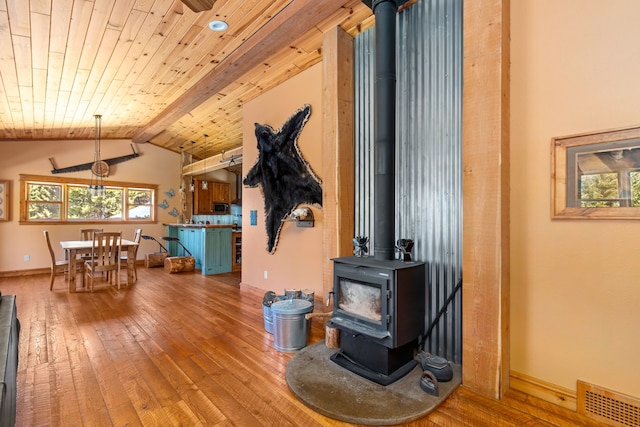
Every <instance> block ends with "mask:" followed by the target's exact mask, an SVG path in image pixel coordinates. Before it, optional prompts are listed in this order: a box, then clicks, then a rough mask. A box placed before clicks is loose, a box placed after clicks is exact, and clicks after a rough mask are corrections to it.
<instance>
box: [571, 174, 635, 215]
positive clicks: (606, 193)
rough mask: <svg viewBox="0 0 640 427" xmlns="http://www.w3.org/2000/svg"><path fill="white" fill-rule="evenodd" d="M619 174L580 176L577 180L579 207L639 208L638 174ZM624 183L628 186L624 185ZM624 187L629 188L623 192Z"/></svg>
mask: <svg viewBox="0 0 640 427" xmlns="http://www.w3.org/2000/svg"><path fill="white" fill-rule="evenodd" d="M621 174H622V175H619V174H617V173H594V174H585V175H582V176H581V177H580V180H579V185H580V205H581V207H588V208H610V207H620V206H631V207H638V206H640V172H621ZM620 178H622V182H620V181H621V179H620ZM625 182H627V183H628V184H627V185H625ZM626 187H629V191H625V190H624V188H626Z"/></svg>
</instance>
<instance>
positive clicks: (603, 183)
mask: <svg viewBox="0 0 640 427" xmlns="http://www.w3.org/2000/svg"><path fill="white" fill-rule="evenodd" d="M551 154H552V155H551V158H552V164H551V205H552V212H551V217H552V218H554V219H640V127H631V128H623V129H616V130H608V131H600V132H593V133H587V134H580V135H572V136H565V137H557V138H553V139H552V140H551Z"/></svg>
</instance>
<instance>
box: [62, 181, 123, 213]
mask: <svg viewBox="0 0 640 427" xmlns="http://www.w3.org/2000/svg"><path fill="white" fill-rule="evenodd" d="M68 206H69V214H68V218H69V219H70V220H74V219H109V218H112V217H116V218H122V189H119V188H111V187H107V188H105V192H104V195H103V196H94V195H92V194H91V192H90V191H87V187H86V186H85V187H76V186H69V203H68Z"/></svg>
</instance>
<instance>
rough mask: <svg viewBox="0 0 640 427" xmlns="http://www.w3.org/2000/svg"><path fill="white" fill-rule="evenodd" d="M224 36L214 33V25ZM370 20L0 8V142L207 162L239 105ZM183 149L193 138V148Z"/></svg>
mask: <svg viewBox="0 0 640 427" xmlns="http://www.w3.org/2000/svg"><path fill="white" fill-rule="evenodd" d="M213 20H223V21H225V22H227V23H228V24H229V28H228V30H226V31H224V32H214V31H212V30H210V29H209V22H211V21H213ZM372 24H373V16H372V12H371V10H370V9H369V8H368V7H367V6H365V5H364V4H363V3H362V1H361V0H216V1H215V2H214V4H213V7H212V8H211V9H210V10H205V11H202V12H198V13H196V12H194V11H193V10H191V9H190V8H189V7H187V6H186V5H184V4H183V3H182V2H181V1H180V0H91V1H89V0H30V1H25V0H0V46H2V48H1V49H0V142H1V141H3V140H5V141H7V140H11V141H15V140H19V141H25V143H28V141H31V140H43V139H45V140H49V139H52V140H55V139H93V138H94V134H95V129H94V124H95V121H94V118H93V116H94V115H95V114H101V115H102V128H101V135H102V139H103V140H105V139H132V140H133V141H134V142H136V143H147V142H148V143H151V144H154V145H157V146H161V147H164V148H166V149H169V150H172V151H176V152H179V151H180V147H181V146H184V147H185V149H186V150H189V151H191V149H192V147H193V153H194V156H195V157H197V158H202V157H203V154H204V137H203V135H204V134H207V135H209V137H208V138H207V145H208V149H207V156H211V155H214V154H218V153H220V152H222V151H227V150H230V149H233V148H236V147H239V146H241V145H242V124H241V119H242V104H243V103H245V102H247V101H249V100H251V99H253V98H255V97H256V96H258V95H260V94H261V93H262V92H264V91H266V90H268V89H270V88H273V87H274V86H276V85H278V84H279V83H281V82H283V81H285V80H287V79H288V78H290V77H292V76H294V75H295V74H297V73H299V72H301V71H303V70H305V69H306V68H308V67H310V66H312V65H314V64H316V63H318V62H319V61H320V60H321V55H322V53H321V45H322V38H323V34H324V33H325V32H326V31H328V30H330V29H331V28H334V27H335V26H338V25H339V26H341V27H342V28H343V29H344V30H345V31H347V32H349V33H350V34H352V35H356V34H357V33H358V32H360V31H362V30H363V29H365V28H367V27H369V26H370V25H372ZM190 141H195V144H191V143H190Z"/></svg>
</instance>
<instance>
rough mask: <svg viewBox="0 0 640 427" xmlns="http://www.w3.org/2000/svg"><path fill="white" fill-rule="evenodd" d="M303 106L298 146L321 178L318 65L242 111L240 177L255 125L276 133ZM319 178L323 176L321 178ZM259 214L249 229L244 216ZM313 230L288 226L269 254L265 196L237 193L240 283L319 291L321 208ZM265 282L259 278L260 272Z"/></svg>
mask: <svg viewBox="0 0 640 427" xmlns="http://www.w3.org/2000/svg"><path fill="white" fill-rule="evenodd" d="M304 104H310V105H311V115H310V117H309V120H308V121H307V124H306V125H305V126H304V128H303V129H302V133H301V134H300V137H299V139H298V146H299V147H300V151H301V153H302V156H303V157H304V158H305V160H306V161H307V162H308V163H309V164H310V165H311V167H312V168H313V170H314V172H315V173H316V174H317V175H318V176H320V172H321V171H322V145H321V142H322V139H321V137H322V132H321V123H322V66H321V64H318V65H315V66H313V67H312V68H310V69H309V70H307V71H304V72H303V73H301V74H299V75H297V76H295V77H294V78H292V79H290V80H288V81H286V82H284V83H283V84H281V85H280V86H278V87H276V88H274V89H272V90H270V91H269V92H267V93H265V94H264V95H262V96H260V97H259V98H257V99H255V100H253V101H251V102H248V103H246V104H245V105H244V108H243V135H244V136H243V146H244V149H243V177H244V176H246V174H247V172H248V171H249V169H250V168H251V167H252V166H253V165H254V164H255V162H256V159H257V158H258V150H257V148H256V137H255V126H254V123H260V124H266V125H269V126H271V127H272V128H274V129H276V130H277V129H280V127H281V126H282V125H283V124H284V122H285V121H286V120H287V119H288V118H289V117H290V116H291V115H292V114H293V113H294V112H295V111H297V110H298V109H299V108H301V107H303V106H304ZM320 178H321V179H322V176H320ZM251 210H257V211H258V222H257V225H256V226H251V225H250V216H249V212H250V211H251ZM312 210H313V213H314V215H315V220H316V222H315V227H313V228H299V227H296V225H295V224H294V223H291V222H287V223H285V224H284V226H283V228H282V231H281V232H280V239H279V241H278V245H277V247H276V251H275V253H274V254H270V253H268V252H267V249H266V247H267V234H266V230H265V216H264V198H263V196H262V192H261V190H260V189H259V188H248V187H245V188H243V192H242V252H243V253H242V255H243V256H242V260H243V264H242V283H244V284H247V285H251V286H255V287H257V288H260V289H265V290H272V291H274V292H276V293H277V294H281V293H282V292H283V289H284V288H288V287H291V288H296V289H312V290H313V291H315V293H316V295H320V293H321V292H322V259H323V258H322V226H323V221H322V210H321V209H320V208H319V207H316V206H314V207H312ZM265 271H266V272H267V278H266V279H265V278H264V272H265Z"/></svg>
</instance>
